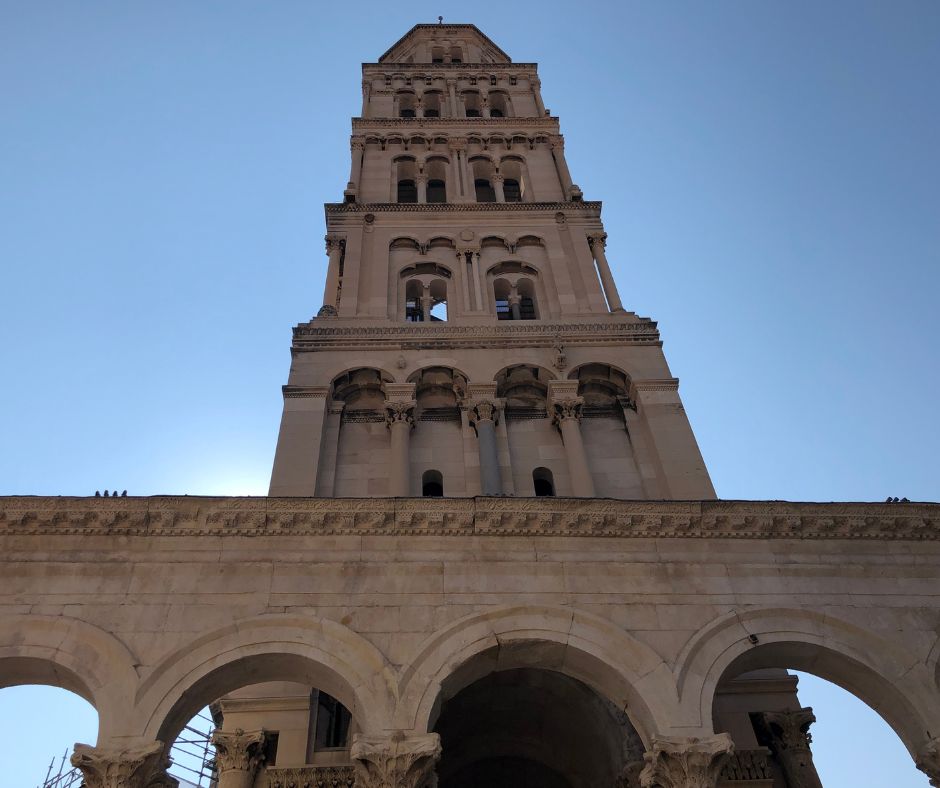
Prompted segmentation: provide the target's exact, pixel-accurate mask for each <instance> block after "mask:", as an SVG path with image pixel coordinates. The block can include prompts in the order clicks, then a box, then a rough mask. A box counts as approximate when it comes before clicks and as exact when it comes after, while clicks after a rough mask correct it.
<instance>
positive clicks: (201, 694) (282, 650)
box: [136, 616, 394, 741]
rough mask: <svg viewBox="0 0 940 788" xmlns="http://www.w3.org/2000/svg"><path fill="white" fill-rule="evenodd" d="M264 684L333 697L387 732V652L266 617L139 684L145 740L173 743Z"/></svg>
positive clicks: (214, 635)
mask: <svg viewBox="0 0 940 788" xmlns="http://www.w3.org/2000/svg"><path fill="white" fill-rule="evenodd" d="M265 681H299V682H302V683H308V684H310V685H311V686H315V687H317V688H319V689H322V690H324V691H325V692H328V693H329V694H330V695H332V696H333V697H335V698H336V699H337V700H339V701H340V702H341V703H342V704H343V705H344V706H346V708H347V709H349V711H350V712H351V713H352V715H353V717H354V718H355V719H356V720H357V721H358V722H359V725H360V726H361V727H362V729H363V730H365V731H372V730H382V729H384V728H386V727H388V720H389V717H390V713H391V709H392V707H393V701H392V698H393V695H394V692H393V685H394V679H393V673H392V671H391V669H390V668H389V667H388V665H387V664H386V662H385V658H384V657H383V656H382V654H381V652H380V651H379V650H378V649H377V648H376V647H375V646H373V645H372V644H371V643H369V641H367V640H366V639H365V638H363V637H362V636H361V635H358V634H356V633H355V632H353V631H352V630H351V629H349V628H348V627H345V626H343V625H342V624H338V623H336V622H335V621H328V620H326V619H315V618H308V617H304V618H299V617H293V616H262V617H259V618H255V619H250V620H247V621H238V622H236V623H233V624H231V625H229V626H227V627H224V628H222V629H219V630H216V631H215V632H210V633H208V634H206V635H204V636H202V637H199V638H197V639H196V640H195V641H192V642H190V643H187V644H185V645H183V646H181V647H180V648H178V649H176V650H175V651H174V652H173V653H171V654H169V655H168V656H167V657H166V658H165V659H164V660H163V661H162V662H161V663H160V664H159V665H157V666H156V667H155V668H154V670H153V671H152V672H151V673H150V675H149V676H148V677H147V678H146V679H145V680H144V681H143V682H142V683H141V685H140V689H139V690H138V693H137V698H136V705H137V706H138V708H139V709H141V712H142V715H143V716H142V718H143V719H144V720H145V725H144V730H143V731H141V734H142V735H144V736H146V737H152V738H155V739H157V740H159V741H173V740H174V739H175V737H176V735H177V734H178V733H179V731H180V730H181V729H182V727H183V726H184V725H185V724H186V722H187V721H188V720H189V719H190V718H191V717H192V716H193V714H195V713H196V712H197V711H198V710H199V709H201V708H203V707H204V706H206V705H207V704H208V703H211V702H212V701H214V700H216V699H218V698H219V697H221V696H222V695H225V694H226V693H228V692H232V691H233V690H235V689H238V688H240V687H244V686H248V685H250V684H257V683H261V682H265Z"/></svg>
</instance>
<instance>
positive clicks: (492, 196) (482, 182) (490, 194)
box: [399, 178, 496, 202]
mask: <svg viewBox="0 0 940 788" xmlns="http://www.w3.org/2000/svg"><path fill="white" fill-rule="evenodd" d="M473 186H474V189H475V190H476V193H477V202H496V191H495V190H494V189H493V185H492V184H491V183H490V182H489V181H488V180H486V178H477V179H476V180H474V182H473ZM399 202H401V201H400V200H399Z"/></svg>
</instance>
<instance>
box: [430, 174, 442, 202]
mask: <svg viewBox="0 0 940 788" xmlns="http://www.w3.org/2000/svg"><path fill="white" fill-rule="evenodd" d="M427 200H428V202H447V189H446V187H445V185H444V181H442V180H440V179H438V178H432V179H431V180H429V181H428V188H427Z"/></svg>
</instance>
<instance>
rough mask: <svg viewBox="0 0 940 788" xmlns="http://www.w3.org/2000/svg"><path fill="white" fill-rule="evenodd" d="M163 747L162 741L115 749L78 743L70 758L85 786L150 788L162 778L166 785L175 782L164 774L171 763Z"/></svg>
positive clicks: (93, 787)
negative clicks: (80, 774)
mask: <svg viewBox="0 0 940 788" xmlns="http://www.w3.org/2000/svg"><path fill="white" fill-rule="evenodd" d="M163 750H164V747H163V742H160V741H154V742H148V743H145V744H140V745H137V746H134V747H124V748H114V749H110V748H105V747H90V746H89V745H87V744H76V745H75V751H74V752H73V753H72V757H71V759H70V760H71V763H72V766H74V767H75V768H76V769H78V770H79V771H80V772H81V773H82V778H83V785H85V786H86V788H148V786H150V785H151V784H154V783H156V784H160V783H159V782H158V781H159V780H160V779H162V778H165V779H163V783H162V784H163V785H172V784H173V783H174V782H175V780H173V778H172V777H167V776H166V775H164V774H163V771H164V769H166V767H167V766H169V764H170V762H169V759H168V758H167V757H166V755H164V751H163Z"/></svg>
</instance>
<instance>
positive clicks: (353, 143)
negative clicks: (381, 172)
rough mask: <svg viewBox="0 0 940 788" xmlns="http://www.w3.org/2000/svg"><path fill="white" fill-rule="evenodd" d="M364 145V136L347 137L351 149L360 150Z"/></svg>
mask: <svg viewBox="0 0 940 788" xmlns="http://www.w3.org/2000/svg"><path fill="white" fill-rule="evenodd" d="M365 146H366V138H365V137H360V136H355V137H350V138H349V147H350V148H352V149H353V150H362V149H363V148H365Z"/></svg>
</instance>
